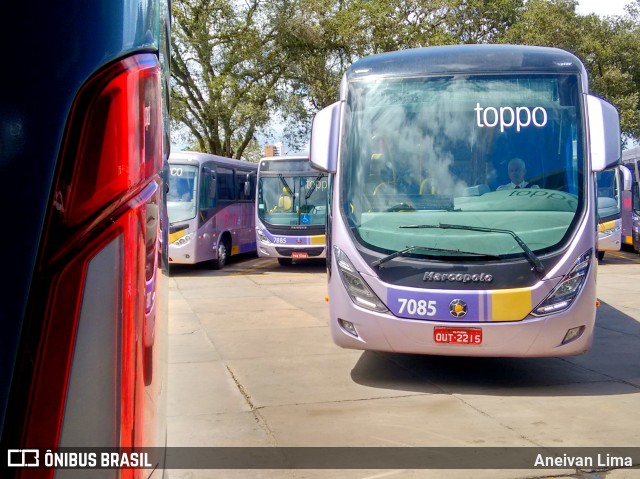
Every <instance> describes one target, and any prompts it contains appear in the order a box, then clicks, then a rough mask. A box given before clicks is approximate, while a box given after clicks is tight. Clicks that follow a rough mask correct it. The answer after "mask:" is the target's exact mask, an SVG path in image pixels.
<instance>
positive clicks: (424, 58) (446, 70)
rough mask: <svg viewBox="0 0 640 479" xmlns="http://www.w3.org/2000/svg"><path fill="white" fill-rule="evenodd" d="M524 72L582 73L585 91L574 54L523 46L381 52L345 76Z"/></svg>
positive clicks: (348, 70)
mask: <svg viewBox="0 0 640 479" xmlns="http://www.w3.org/2000/svg"><path fill="white" fill-rule="evenodd" d="M525 72H526V73H535V72H540V73H542V72H557V73H571V74H579V75H581V76H582V78H583V89H584V90H585V91H586V86H587V85H586V81H587V80H586V79H587V72H586V70H585V68H584V65H583V64H582V62H581V61H580V60H579V59H578V58H577V57H576V56H575V55H573V54H571V53H569V52H566V51H564V50H560V49H558V48H549V47H534V46H523V45H448V46H438V47H425V48H412V49H408V50H400V51H396V52H388V53H381V54H378V55H372V56H369V57H365V58H361V59H360V60H357V61H356V62H354V63H353V64H352V65H351V66H350V67H349V68H348V69H347V71H346V72H345V76H344V78H345V79H346V80H347V81H352V80H357V79H359V78H364V77H370V76H381V77H384V76H412V75H416V76H417V75H425V74H428V75H431V74H448V75H451V74H474V73H475V74H477V73H525Z"/></svg>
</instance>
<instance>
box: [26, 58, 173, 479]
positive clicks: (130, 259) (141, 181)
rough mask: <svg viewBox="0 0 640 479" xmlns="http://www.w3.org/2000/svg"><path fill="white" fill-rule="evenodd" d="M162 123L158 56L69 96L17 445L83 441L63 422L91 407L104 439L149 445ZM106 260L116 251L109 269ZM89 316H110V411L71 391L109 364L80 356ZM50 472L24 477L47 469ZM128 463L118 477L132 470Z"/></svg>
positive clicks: (135, 61)
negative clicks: (147, 393) (147, 370)
mask: <svg viewBox="0 0 640 479" xmlns="http://www.w3.org/2000/svg"><path fill="white" fill-rule="evenodd" d="M162 125H163V123H162V108H161V91H160V67H159V64H158V61H157V58H156V57H155V56H154V55H151V54H141V55H137V56H134V57H131V58H127V59H125V60H122V61H120V62H118V63H116V64H113V65H111V66H110V67H108V68H107V69H105V70H104V71H102V72H101V73H99V74H98V75H96V76H95V77H93V78H92V79H91V80H90V81H89V82H88V83H87V84H86V86H85V87H84V88H83V89H82V90H81V92H80V94H79V95H78V97H77V99H76V101H75V103H74V105H73V108H72V112H71V116H70V120H69V124H68V125H67V133H66V136H65V142H64V144H63V150H62V156H61V160H60V164H59V168H58V171H57V175H56V182H55V185H54V190H53V195H52V199H51V203H50V208H49V211H48V216H47V219H46V227H45V232H44V236H43V242H42V246H41V249H40V256H39V261H38V265H37V266H36V272H37V274H36V278H37V279H36V280H35V282H34V285H33V288H32V291H31V293H30V299H29V304H30V310H29V313H28V316H29V318H30V323H29V328H28V329H27V331H26V333H25V334H24V337H25V340H24V343H23V345H22V346H21V347H22V350H21V361H20V362H21V374H20V375H21V376H22V377H20V380H23V381H27V382H28V383H30V386H28V385H27V384H25V386H26V387H22V388H20V389H22V390H28V391H29V392H28V397H26V398H22V399H24V400H25V402H26V404H24V405H19V406H17V410H20V409H21V408H22V409H23V410H24V423H23V424H22V426H19V425H18V429H21V432H20V433H19V435H20V438H19V440H20V445H19V446H16V447H43V448H55V447H59V446H87V444H74V437H82V434H76V435H75V436H74V433H73V432H71V433H69V432H68V431H77V430H81V428H76V427H75V424H69V423H68V422H67V421H75V418H78V419H80V420H82V417H83V415H84V416H85V417H87V418H89V416H88V415H89V414H94V415H100V414H105V415H106V416H105V417H106V419H107V420H106V421H104V424H106V426H105V428H106V429H108V428H109V427H110V426H109V424H110V422H109V421H111V422H112V423H113V432H114V433H113V437H114V440H113V442H114V443H113V444H98V445H100V446H105V447H133V446H144V445H145V444H144V443H143V441H144V437H142V427H141V422H142V419H143V412H142V410H141V409H142V407H143V400H144V385H145V380H146V379H145V374H144V372H143V368H144V364H143V361H144V359H143V358H144V357H145V353H146V351H145V340H144V338H145V331H144V330H145V328H146V327H148V326H147V323H148V322H149V321H148V319H149V318H147V316H149V314H150V313H149V308H148V307H147V305H148V304H149V298H155V278H156V276H155V274H156V271H157V268H158V265H157V263H156V259H157V258H158V254H157V252H158V245H159V241H158V228H159V218H158V216H159V212H160V211H161V210H162V208H161V188H160V185H161V179H160V171H161V169H162V164H163V151H162V143H163V127H162ZM105 251H107V252H108V254H106V255H105ZM96 258H102V259H101V261H102V263H101V265H102V266H101V268H102V269H101V268H96ZM104 258H109V260H108V262H107V263H106V265H107V266H106V267H104V265H105V262H104ZM102 271H104V274H102V273H101V272H102ZM105 286H108V287H105ZM88 298H93V299H88ZM104 311H109V312H110V313H109V314H107V315H105V314H104ZM87 318H89V319H87ZM90 321H94V322H96V321H100V322H101V323H100V324H101V325H105V324H106V329H105V330H106V331H108V332H110V334H111V333H113V338H115V339H110V340H108V341H107V343H106V344H103V345H101V347H102V348H103V351H105V352H106V354H104V356H105V357H104V362H106V364H111V363H112V364H113V367H112V368H111V369H113V371H112V373H113V374H106V375H105V374H102V375H101V376H98V377H99V378H101V380H102V382H103V384H102V386H101V387H103V389H104V390H106V391H107V392H108V393H109V391H110V388H112V389H113V391H112V394H113V396H114V400H113V407H110V408H106V409H110V410H104V411H103V410H97V409H95V410H94V409H91V407H92V404H86V405H84V406H85V407H86V408H83V405H82V404H80V405H79V403H78V401H75V402H74V401H70V400H69V399H70V398H69V397H68V395H69V394H71V392H69V391H71V390H77V388H78V387H80V388H81V387H82V384H80V383H79V381H78V380H77V378H76V376H75V374H76V372H77V371H81V373H79V376H78V377H80V378H83V377H91V373H92V371H91V368H92V367H94V366H101V367H104V363H103V364H97V363H98V360H96V358H95V357H94V359H93V361H94V362H96V364H92V362H91V360H90V361H88V362H87V363H84V362H81V361H78V359H77V358H76V355H77V356H78V357H83V356H82V353H81V352H80V353H79V351H86V350H87V348H91V347H92V345H91V344H80V343H81V342H82V341H87V340H86V339H83V338H85V337H90V335H86V336H85V335H83V334H79V332H78V331H79V328H80V326H82V325H83V324H84V325H85V326H84V328H85V329H84V330H85V331H86V330H87V326H86V325H87V324H89V327H90V325H91V323H90ZM103 322H107V323H103ZM147 336H148V337H152V336H150V335H148V334H147ZM94 339H95V338H94ZM147 342H148V341H147ZM147 349H148V348H147ZM85 355H86V356H87V357H90V358H91V357H92V356H91V354H88V355H87V354H85ZM94 356H96V355H94ZM109 361H111V363H110V362H109ZM74 368H75V369H74ZM83 368H84V369H85V370H84V371H83V370H82V369H83ZM97 369H99V368H96V370H97ZM106 376H108V377H109V378H111V379H109V378H107V379H105V377H106ZM109 381H111V383H110V382H109ZM79 384H80V385H79ZM78 385H79V386H78ZM87 397H90V394H89V395H88V396H87ZM108 403H109V402H108V401H107V402H105V404H108ZM70 404H71V406H70ZM93 406H94V407H96V406H95V405H93ZM70 408H73V409H74V410H70ZM103 409H105V408H103ZM65 428H66V430H67V434H63V436H64V439H63V442H64V444H61V433H62V432H63V430H64V429H65ZM108 432H109V431H107V433H108ZM104 436H105V437H108V436H109V434H106V433H105V435H104ZM92 445H93V446H95V445H96V444H92ZM53 472H54V471H53V470H45V469H34V470H22V471H20V474H21V477H25V478H26V477H47V478H50V477H52V476H53ZM121 472H122V474H121V477H127V476H129V475H130V474H133V471H131V470H129V471H121Z"/></svg>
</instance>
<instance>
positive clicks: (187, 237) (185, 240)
mask: <svg viewBox="0 0 640 479" xmlns="http://www.w3.org/2000/svg"><path fill="white" fill-rule="evenodd" d="M192 237H193V233H189V234H188V235H184V236H183V237H182V238H179V239H178V240H176V242H175V243H173V246H184V245H186V244H187V243H188V242H189V241H191V238H192Z"/></svg>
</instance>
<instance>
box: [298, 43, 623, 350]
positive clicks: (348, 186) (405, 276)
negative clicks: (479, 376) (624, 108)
mask: <svg viewBox="0 0 640 479" xmlns="http://www.w3.org/2000/svg"><path fill="white" fill-rule="evenodd" d="M516 158H518V160H516ZM619 159H620V127H619V116H618V112H617V110H616V109H615V108H614V107H613V106H612V105H610V104H608V103H606V102H605V101H603V100H601V99H599V98H596V97H594V96H591V95H588V82H587V72H586V70H585V68H584V66H583V65H582V63H581V62H580V61H579V60H578V59H577V58H576V57H575V56H573V55H571V54H569V53H567V52H565V51H562V50H558V49H554V48H543V47H524V46H513V45H463V46H446V47H431V48H422V49H412V50H405V51H399V52H390V53H385V54H381V55H376V56H372V57H368V58H363V59H360V60H358V61H357V62H355V63H354V64H353V65H352V66H351V67H350V68H348V70H347V71H346V72H345V74H344V76H343V79H342V83H341V87H340V96H339V101H338V102H336V103H335V104H333V105H330V106H329V107H327V108H325V109H324V110H322V111H320V112H319V113H318V114H317V115H316V117H315V119H314V122H313V127H312V134H311V153H310V160H311V163H312V164H313V165H314V167H316V168H317V169H318V170H319V171H325V172H329V173H334V179H333V185H332V191H333V192H332V198H331V200H330V205H331V209H330V211H329V217H328V228H329V231H330V235H329V237H328V244H329V256H330V257H329V258H328V261H327V262H328V268H329V269H328V271H329V275H328V277H329V305H330V324H331V330H332V335H333V339H334V341H335V342H336V343H337V344H338V345H340V346H342V347H346V348H354V349H369V350H379V351H393V352H404V353H418V354H434V355H455V356H512V357H513V356H519V357H539V356H565V355H574V354H579V353H583V352H584V351H586V350H588V349H589V347H590V346H591V344H592V337H593V331H594V322H595V312H596V268H597V261H596V260H595V253H596V240H597V226H598V224H597V211H596V192H595V173H596V172H597V171H602V170H604V169H605V168H607V167H611V166H614V165H615V164H616V163H617V162H618V161H619ZM516 165H518V166H519V170H520V171H521V175H522V176H521V177H519V178H518V179H515V176H512V171H511V170H512V168H511V166H516ZM514 170H515V168H514ZM524 170H526V171H524ZM522 178H524V179H522ZM516 187H517V188H516Z"/></svg>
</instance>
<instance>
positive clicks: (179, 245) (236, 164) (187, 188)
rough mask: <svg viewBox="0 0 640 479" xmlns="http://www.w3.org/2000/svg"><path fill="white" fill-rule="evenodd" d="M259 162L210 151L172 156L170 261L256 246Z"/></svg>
mask: <svg viewBox="0 0 640 479" xmlns="http://www.w3.org/2000/svg"><path fill="white" fill-rule="evenodd" d="M257 168H258V167H257V165H256V164H255V163H249V162H247V161H240V160H233V159H230V158H223V157H221V156H216V155H210V154H206V153H196V152H185V151H180V152H176V153H172V154H171V155H170V157H169V173H168V179H169V181H168V183H169V190H168V192H167V212H168V215H169V262H170V263H180V264H195V263H200V262H203V261H208V262H209V264H210V265H211V267H212V268H213V269H220V268H222V267H223V266H224V265H225V264H226V262H227V260H228V258H229V256H232V255H235V254H239V253H250V252H253V251H255V250H256V239H255V233H254V224H255V223H254V217H253V214H254V213H253V210H254V205H255V189H256V188H255V185H256V171H257Z"/></svg>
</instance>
